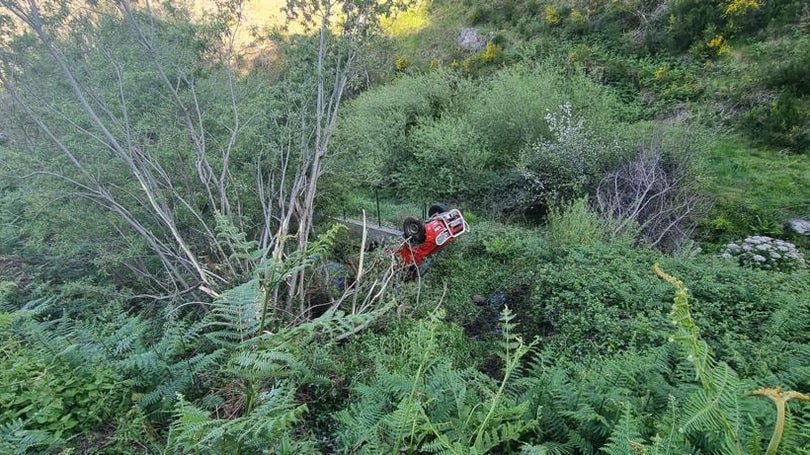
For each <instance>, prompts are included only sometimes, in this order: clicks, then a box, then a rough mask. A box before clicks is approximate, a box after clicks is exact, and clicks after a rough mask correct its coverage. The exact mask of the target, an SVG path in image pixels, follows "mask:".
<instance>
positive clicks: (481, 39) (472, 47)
mask: <svg viewBox="0 0 810 455" xmlns="http://www.w3.org/2000/svg"><path fill="white" fill-rule="evenodd" d="M487 41H489V38H488V37H487V36H484V35H482V34H480V33H478V30H477V29H474V28H471V27H463V28H462V29H461V31H459V32H458V37H456V44H458V45H459V47H461V48H462V49H465V50H468V51H473V52H474V51H480V50H481V49H483V48H485V47H486V45H487Z"/></svg>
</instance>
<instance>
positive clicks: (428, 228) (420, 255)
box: [397, 204, 467, 267]
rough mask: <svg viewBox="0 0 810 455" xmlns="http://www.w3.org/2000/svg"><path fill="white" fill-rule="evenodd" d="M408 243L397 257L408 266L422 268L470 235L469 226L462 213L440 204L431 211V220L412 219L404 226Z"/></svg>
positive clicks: (406, 219) (429, 214) (429, 215)
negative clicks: (455, 241)
mask: <svg viewBox="0 0 810 455" xmlns="http://www.w3.org/2000/svg"><path fill="white" fill-rule="evenodd" d="M402 231H403V233H402V235H403V237H405V240H406V241H405V242H404V243H403V244H402V246H400V247H399V249H398V250H397V256H398V257H399V258H400V260H401V261H402V263H403V264H404V265H406V266H416V267H419V266H420V265H422V263H423V262H425V259H427V258H428V257H429V256H431V255H432V254H434V253H436V252H438V251H439V250H441V249H442V248H444V247H445V246H447V245H449V244H450V243H452V242H453V240H455V239H456V237H458V236H460V235H461V234H464V233H465V232H467V222H466V221H464V216H463V215H462V214H461V211H460V210H458V209H449V210H448V209H447V207H445V206H443V205H440V204H436V205H433V206H431V207H430V210H429V211H428V219H427V220H426V221H422V220H421V219H419V218H416V217H412V216H409V217H407V218H405V221H404V223H403V225H402Z"/></svg>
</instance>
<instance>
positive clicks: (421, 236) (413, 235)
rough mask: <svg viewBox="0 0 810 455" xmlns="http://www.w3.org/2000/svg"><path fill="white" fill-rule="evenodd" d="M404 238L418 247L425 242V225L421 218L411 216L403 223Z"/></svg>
mask: <svg viewBox="0 0 810 455" xmlns="http://www.w3.org/2000/svg"><path fill="white" fill-rule="evenodd" d="M402 236H403V237H405V238H406V239H410V241H411V245H418V244H420V243H422V242H424V241H425V223H423V222H422V220H420V219H419V218H416V217H413V216H409V217H407V218H405V221H404V222H403V223H402Z"/></svg>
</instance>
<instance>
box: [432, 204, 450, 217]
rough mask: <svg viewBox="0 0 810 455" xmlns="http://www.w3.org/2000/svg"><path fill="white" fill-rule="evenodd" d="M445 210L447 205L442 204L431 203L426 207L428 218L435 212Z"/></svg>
mask: <svg viewBox="0 0 810 455" xmlns="http://www.w3.org/2000/svg"><path fill="white" fill-rule="evenodd" d="M446 211H447V206H446V205H444V204H433V205H431V206H430V208H429V209H428V218H433V215H436V214H437V213H444V212H446Z"/></svg>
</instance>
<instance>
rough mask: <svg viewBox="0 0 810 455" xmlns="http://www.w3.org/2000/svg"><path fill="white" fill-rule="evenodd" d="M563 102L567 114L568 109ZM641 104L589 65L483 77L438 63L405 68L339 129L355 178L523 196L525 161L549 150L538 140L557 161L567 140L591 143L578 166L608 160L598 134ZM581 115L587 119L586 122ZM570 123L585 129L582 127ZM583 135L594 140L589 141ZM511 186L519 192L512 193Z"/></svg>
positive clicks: (424, 191)
mask: <svg viewBox="0 0 810 455" xmlns="http://www.w3.org/2000/svg"><path fill="white" fill-rule="evenodd" d="M561 106H566V107H565V108H564V109H565V110H566V112H567V114H563V113H559V112H560V109H561ZM572 112H573V113H572ZM631 112H632V109H628V108H627V106H625V105H624V104H623V103H621V102H620V101H619V100H618V99H617V98H616V97H615V96H614V95H612V94H611V93H610V92H608V91H606V90H604V89H603V88H601V87H599V86H598V85H597V84H595V83H594V82H591V81H590V80H589V79H588V78H587V77H586V76H584V75H583V74H580V73H575V74H573V75H564V74H563V73H562V72H560V71H559V70H558V69H554V68H551V67H548V66H518V67H516V68H511V69H505V70H501V71H499V72H497V73H496V74H495V75H494V76H493V77H492V78H491V80H487V81H479V82H468V81H466V80H463V79H459V78H458V77H457V76H454V75H453V74H451V73H446V72H438V73H432V74H431V75H426V76H405V77H403V78H402V79H400V80H399V82H397V83H395V84H394V85H393V86H391V87H383V88H381V89H377V90H372V91H369V92H367V93H365V94H363V95H360V96H359V97H358V98H357V99H356V100H354V101H353V102H352V103H350V105H349V106H348V108H347V110H346V115H345V116H344V118H343V120H342V123H341V124H340V129H339V131H338V136H337V138H338V142H339V144H340V148H341V150H343V154H342V159H341V163H342V165H343V166H345V167H346V169H347V172H346V178H348V179H356V180H357V181H359V182H360V183H364V184H375V185H379V184H393V185H396V186H397V188H398V189H399V190H400V191H401V192H402V193H403V195H407V196H411V197H420V198H425V197H427V198H440V197H443V198H446V199H450V198H453V199H465V200H468V201H471V202H477V203H482V202H483V203H487V202H493V201H496V200H498V199H501V198H503V199H508V198H509V197H512V198H517V199H519V198H521V197H523V196H521V192H525V188H522V187H521V185H522V183H525V178H523V177H521V174H520V172H519V168H520V167H521V166H523V165H522V164H521V161H524V162H526V161H531V163H527V164H526V166H524V167H530V166H531V164H537V165H538V166H540V164H541V162H542V160H544V159H545V157H543V156H539V155H541V154H542V153H541V152H542V150H541V152H538V153H533V152H531V151H530V152H529V153H523V151H525V150H526V149H527V148H528V147H530V145H531V144H541V145H538V146H537V147H539V148H541V149H542V148H543V147H544V146H547V147H546V148H547V149H549V152H548V154H550V155H554V156H555V158H554V159H555V160H556V162H564V161H565V159H566V157H565V156H562V155H559V153H560V152H559V149H561V148H568V149H570V148H572V147H573V148H577V147H579V148H577V149H576V150H571V151H570V153H575V154H577V153H578V154H582V153H580V150H581V149H587V150H589V152H588V153H589V154H587V156H585V155H583V156H580V157H579V158H578V161H577V162H576V163H573V164H572V166H574V167H576V169H572V170H571V171H572V172H573V173H580V172H585V171H583V170H582V169H579V168H581V167H583V166H585V167H587V168H588V169H592V168H596V167H599V166H600V165H601V164H602V160H603V158H602V157H599V156H597V155H596V148H597V145H596V144H595V142H596V141H595V140H590V139H591V138H593V137H599V136H600V135H605V136H607V135H608V134H609V132H612V131H613V125H615V124H616V122H618V121H621V120H622V119H627V118H629V117H632V114H631ZM549 115H551V117H549ZM565 115H567V116H568V118H567V119H563V118H562V117H561V116H565ZM558 117H559V120H557V119H558ZM579 119H584V122H585V127H582V125H579V126H577V125H578V123H577V122H578V121H579ZM566 121H567V122H568V123H569V124H568V125H567V126H566V125H565V124H564V122H566ZM550 122H554V123H553V124H552V123H550ZM550 125H551V127H552V128H554V130H553V131H552V129H551V128H550ZM586 127H587V131H586V130H585V128H586ZM566 128H568V129H575V128H578V129H577V131H576V133H582V134H581V135H580V136H579V137H573V133H571V134H569V133H566V131H564V130H565V129H566ZM580 138H585V139H589V140H588V141H587V142H585V143H584V144H582V145H580V144H577V142H576V141H577V140H578V139H580ZM562 142H564V144H562V145H558V144H559V143H562ZM605 159H607V158H605ZM348 169H351V171H350V172H349V171H348ZM358 170H359V172H358ZM586 171H587V170H586ZM568 177H571V176H570V175H567V176H565V177H562V180H565V181H563V182H561V185H562V186H566V185H569V183H570V182H568V181H567V179H568ZM580 177H581V176H579V175H577V176H574V177H573V178H575V179H579V178H580ZM592 177H593V176H592V175H589V176H588V178H592ZM503 181H507V183H506V184H505V185H504V184H501V183H500V182H503ZM524 186H525V185H524ZM505 187H507V188H510V190H511V191H514V192H515V193H516V194H512V195H510V194H504V191H505V189H504V188H505ZM510 190H507V191H510ZM549 194H550V192H546V193H543V194H539V195H531V197H534V198H536V199H538V200H539V199H544V198H546V197H547V196H548V195H549ZM506 205H508V204H500V208H502V207H504V206H506ZM521 210H522V209H521Z"/></svg>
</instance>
